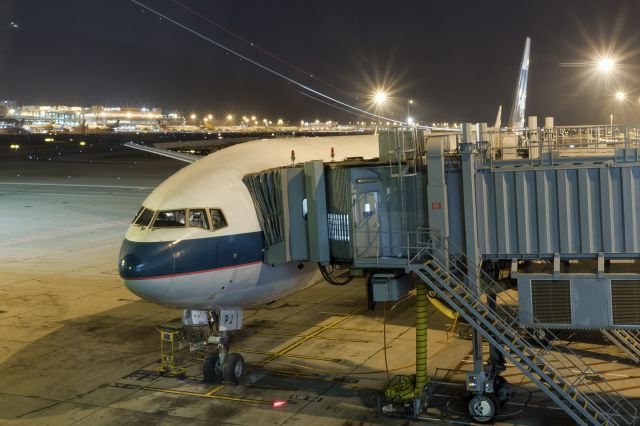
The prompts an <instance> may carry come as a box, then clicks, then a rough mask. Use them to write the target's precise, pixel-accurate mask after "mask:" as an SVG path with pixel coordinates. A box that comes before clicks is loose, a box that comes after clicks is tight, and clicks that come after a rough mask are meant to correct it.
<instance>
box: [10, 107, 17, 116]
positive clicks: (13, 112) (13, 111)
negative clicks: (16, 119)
mask: <svg viewBox="0 0 640 426" xmlns="http://www.w3.org/2000/svg"><path fill="white" fill-rule="evenodd" d="M8 112H9V115H13V114H15V113H16V110H15V109H13V108H11V109H10V110H9V111H8Z"/></svg>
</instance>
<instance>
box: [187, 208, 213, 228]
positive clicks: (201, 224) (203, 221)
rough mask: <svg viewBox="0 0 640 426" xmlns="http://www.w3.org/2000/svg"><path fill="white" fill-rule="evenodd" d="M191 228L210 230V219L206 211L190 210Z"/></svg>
mask: <svg viewBox="0 0 640 426" xmlns="http://www.w3.org/2000/svg"><path fill="white" fill-rule="evenodd" d="M189 226H193V227H195V228H204V229H209V219H207V212H206V211H205V210H204V209H189Z"/></svg>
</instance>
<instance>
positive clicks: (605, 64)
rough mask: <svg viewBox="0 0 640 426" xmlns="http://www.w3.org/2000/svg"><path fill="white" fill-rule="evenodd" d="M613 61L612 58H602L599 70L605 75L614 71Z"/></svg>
mask: <svg viewBox="0 0 640 426" xmlns="http://www.w3.org/2000/svg"><path fill="white" fill-rule="evenodd" d="M613 66H614V63H613V59H611V58H602V59H600V60H599V61H598V70H599V71H600V72H603V73H608V72H611V71H612V70H613Z"/></svg>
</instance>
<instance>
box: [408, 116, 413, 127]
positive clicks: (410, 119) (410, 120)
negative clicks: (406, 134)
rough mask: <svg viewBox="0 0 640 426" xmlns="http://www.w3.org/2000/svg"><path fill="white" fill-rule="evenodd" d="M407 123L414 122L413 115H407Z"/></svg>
mask: <svg viewBox="0 0 640 426" xmlns="http://www.w3.org/2000/svg"><path fill="white" fill-rule="evenodd" d="M407 124H408V125H410V126H411V125H412V124H413V117H407Z"/></svg>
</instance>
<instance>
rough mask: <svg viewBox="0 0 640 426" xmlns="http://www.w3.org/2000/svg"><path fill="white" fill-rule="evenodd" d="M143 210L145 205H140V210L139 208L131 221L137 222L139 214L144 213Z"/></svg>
mask: <svg viewBox="0 0 640 426" xmlns="http://www.w3.org/2000/svg"><path fill="white" fill-rule="evenodd" d="M143 210H144V207H140V210H138V213H136V215H135V216H134V217H133V220H132V221H131V223H136V219H137V218H138V216H140V213H142V211H143Z"/></svg>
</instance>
